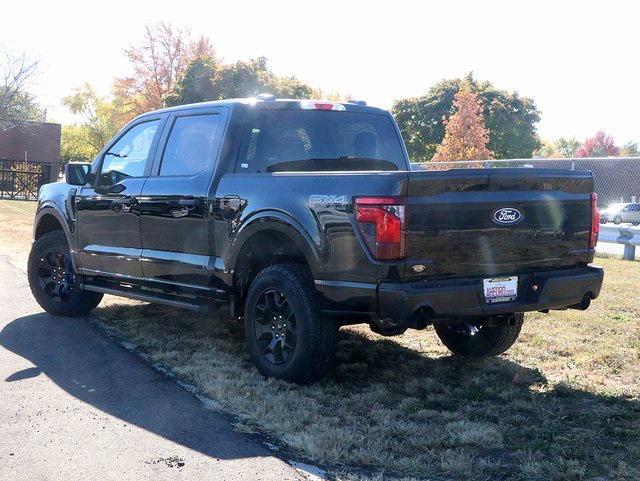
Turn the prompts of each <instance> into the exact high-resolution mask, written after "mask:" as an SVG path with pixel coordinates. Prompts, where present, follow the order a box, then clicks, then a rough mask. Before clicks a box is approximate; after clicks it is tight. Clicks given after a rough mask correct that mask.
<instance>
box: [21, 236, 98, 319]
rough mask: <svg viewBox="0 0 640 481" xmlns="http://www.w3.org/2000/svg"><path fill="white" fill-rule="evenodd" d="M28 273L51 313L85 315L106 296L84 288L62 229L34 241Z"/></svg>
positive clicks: (39, 299) (38, 298) (35, 293)
mask: <svg viewBox="0 0 640 481" xmlns="http://www.w3.org/2000/svg"><path fill="white" fill-rule="evenodd" d="M27 275H28V279H29V287H30V288H31V293H32V294H33V297H34V298H35V299H36V301H37V302H38V304H40V306H41V307H42V308H43V309H44V310H45V311H46V312H48V313H49V314H53V315H55V316H66V317H76V316H84V315H86V314H88V313H89V312H91V311H92V310H93V309H95V308H96V306H97V305H98V304H99V303H100V301H101V300H102V294H100V293H97V292H89V291H84V290H82V289H81V287H80V286H81V282H80V281H81V278H80V276H79V275H77V274H76V273H75V272H74V271H73V266H72V264H71V255H70V253H69V244H68V243H67V238H66V236H65V235H64V232H62V231H53V232H49V233H47V234H45V235H43V236H42V237H40V239H38V240H37V241H35V242H34V243H33V246H32V248H31V252H30V253H29V264H28V269H27Z"/></svg>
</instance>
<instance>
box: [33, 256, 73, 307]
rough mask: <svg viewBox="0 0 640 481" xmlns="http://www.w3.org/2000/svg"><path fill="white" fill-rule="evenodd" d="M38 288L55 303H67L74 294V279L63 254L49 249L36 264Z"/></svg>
mask: <svg viewBox="0 0 640 481" xmlns="http://www.w3.org/2000/svg"><path fill="white" fill-rule="evenodd" d="M37 275H38V286H39V287H40V289H41V290H42V292H43V293H44V294H45V295H46V296H47V297H49V298H50V299H51V300H53V301H55V302H65V301H67V300H68V299H69V298H70V297H71V296H72V295H73V292H74V289H75V281H76V277H75V274H74V273H73V267H72V265H71V260H70V259H69V258H68V257H67V256H66V255H65V253H64V252H59V251H56V250H53V249H49V250H47V251H46V252H44V253H43V254H42V255H41V256H40V260H39V262H38V273H37Z"/></svg>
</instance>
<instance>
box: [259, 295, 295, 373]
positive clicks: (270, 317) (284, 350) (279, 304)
mask: <svg viewBox="0 0 640 481" xmlns="http://www.w3.org/2000/svg"><path fill="white" fill-rule="evenodd" d="M253 329H254V334H255V336H256V340H257V341H258V348H259V349H260V353H261V354H262V355H263V356H264V357H265V359H267V361H269V362H270V363H272V364H282V363H284V362H287V361H288V360H289V359H291V356H292V355H293V353H294V351H295V349H296V341H297V339H296V317H295V315H294V313H293V309H292V308H291V306H290V305H289V302H288V301H287V297H286V295H285V293H284V292H282V291H281V290H280V289H277V288H271V289H267V290H265V291H264V292H262V293H261V294H260V296H259V297H258V301H257V302H256V304H255V310H254V314H253Z"/></svg>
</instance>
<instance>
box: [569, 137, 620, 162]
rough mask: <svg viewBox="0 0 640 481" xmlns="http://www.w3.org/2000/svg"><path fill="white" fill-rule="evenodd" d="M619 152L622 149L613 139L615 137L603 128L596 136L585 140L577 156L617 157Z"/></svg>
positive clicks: (577, 151)
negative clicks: (606, 132)
mask: <svg viewBox="0 0 640 481" xmlns="http://www.w3.org/2000/svg"><path fill="white" fill-rule="evenodd" d="M619 153H620V149H619V148H618V147H617V146H616V144H615V142H614V141H613V137H611V136H610V135H607V134H605V133H604V132H603V131H602V130H601V131H599V132H598V133H596V135H595V136H594V137H591V138H588V139H587V140H585V141H584V144H582V145H581V146H580V147H579V148H578V150H576V157H615V156H616V155H618V154H619Z"/></svg>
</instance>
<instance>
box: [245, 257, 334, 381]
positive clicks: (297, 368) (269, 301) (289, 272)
mask: <svg viewBox="0 0 640 481" xmlns="http://www.w3.org/2000/svg"><path fill="white" fill-rule="evenodd" d="M244 329H245V339H246V345H247V351H248V352H249V355H250V356H251V359H252V361H253V363H254V364H255V366H256V368H257V369H258V371H260V373H261V374H263V375H265V376H268V377H274V378H277V379H283V380H285V381H289V382H294V383H297V384H310V383H312V382H314V381H317V380H318V379H320V378H321V377H322V375H323V374H324V373H325V372H326V371H327V370H328V369H329V368H330V367H331V366H332V365H333V362H334V360H335V353H336V348H337V341H338V326H337V324H336V323H335V322H334V321H333V320H330V319H323V318H322V316H321V315H320V309H319V306H318V298H317V294H316V291H315V289H314V285H313V280H312V278H311V274H310V273H309V271H308V269H307V268H306V266H303V265H299V264H275V265H272V266H269V267H267V268H265V269H264V270H262V271H261V272H260V273H259V274H258V275H257V276H256V278H255V279H254V280H253V282H252V283H251V286H250V288H249V293H248V295H247V300H246V304H245V317H244ZM283 334H284V336H283Z"/></svg>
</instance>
